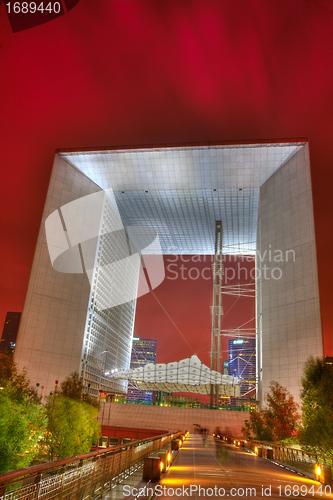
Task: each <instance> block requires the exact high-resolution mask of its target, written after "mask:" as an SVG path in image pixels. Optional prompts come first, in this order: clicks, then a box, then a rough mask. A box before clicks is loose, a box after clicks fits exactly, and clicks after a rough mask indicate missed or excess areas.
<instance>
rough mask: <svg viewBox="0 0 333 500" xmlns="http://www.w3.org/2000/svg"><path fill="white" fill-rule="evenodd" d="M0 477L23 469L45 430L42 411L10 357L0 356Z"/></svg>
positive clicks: (34, 392)
mask: <svg viewBox="0 0 333 500" xmlns="http://www.w3.org/2000/svg"><path fill="white" fill-rule="evenodd" d="M0 387H1V389H0V449H1V454H0V473H4V472H9V471H12V470H16V469H20V468H22V467H26V466H28V465H29V464H30V462H31V460H32V459H33V457H34V456H35V455H36V454H37V452H38V446H37V444H38V441H39V440H40V436H42V435H43V434H44V431H45V428H46V416H45V409H44V408H43V406H42V405H41V403H40V400H39V398H38V395H37V393H36V391H35V390H34V389H32V388H31V387H30V386H29V380H28V379H27V378H26V374H25V372H22V373H18V371H17V369H16V365H15V363H14V360H13V356H12V355H11V354H10V355H7V354H3V353H1V354H0Z"/></svg>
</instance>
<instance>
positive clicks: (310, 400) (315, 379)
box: [300, 357, 333, 456]
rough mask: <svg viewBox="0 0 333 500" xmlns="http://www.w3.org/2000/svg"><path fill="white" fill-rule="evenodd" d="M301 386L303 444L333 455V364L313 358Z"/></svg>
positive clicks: (306, 367)
mask: <svg viewBox="0 0 333 500" xmlns="http://www.w3.org/2000/svg"><path fill="white" fill-rule="evenodd" d="M302 387H303V390H302V393H301V398H302V427H301V430H300V443H301V444H303V445H305V446H306V447H307V448H308V449H309V450H310V451H313V452H317V453H322V454H324V455H330V456H333V365H331V364H328V363H325V360H324V359H320V358H317V359H314V358H313V357H311V358H310V359H309V360H308V362H307V363H306V365H305V367H304V377H303V379H302Z"/></svg>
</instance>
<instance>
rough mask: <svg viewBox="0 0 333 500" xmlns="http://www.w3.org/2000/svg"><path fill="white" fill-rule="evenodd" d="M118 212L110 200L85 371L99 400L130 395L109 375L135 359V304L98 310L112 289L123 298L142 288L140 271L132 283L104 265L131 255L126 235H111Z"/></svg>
mask: <svg viewBox="0 0 333 500" xmlns="http://www.w3.org/2000/svg"><path fill="white" fill-rule="evenodd" d="M116 212H117V210H116V208H115V207H114V205H113V204H112V203H110V200H109V199H108V198H107V197H106V198H105V206H104V213H103V220H102V227H101V236H100V237H99V241H98V245H97V252H96V262H95V267H94V274H93V278H92V288H91V294H90V302H89V311H88V320H87V324H86V331H85V338H84V352H83V360H84V362H83V363H82V371H81V373H82V375H83V377H84V381H85V386H86V387H87V390H88V392H89V393H90V394H92V395H95V396H96V395H98V392H99V391H100V390H101V391H103V392H112V393H125V392H126V389H127V383H126V382H124V381H115V380H112V379H109V378H108V377H107V375H106V373H108V372H111V371H112V370H115V369H124V368H128V366H129V364H130V357H131V344H132V333H133V326H134V314H135V300H132V301H130V302H125V303H124V304H121V305H118V306H114V307H110V308H107V309H103V310H101V309H100V308H99V307H98V305H99V304H101V303H107V300H108V297H109V293H110V288H111V287H115V288H117V291H118V292H119V293H120V294H121V293H126V287H131V286H132V287H134V290H135V291H136V289H137V284H138V277H139V267H138V269H136V270H134V271H136V276H134V278H133V280H132V281H131V282H130V283H128V282H127V281H126V280H124V279H123V276H121V275H120V273H117V272H115V269H114V268H113V271H112V272H111V271H110V269H109V268H108V266H105V265H103V264H104V263H106V262H112V261H115V260H121V259H123V258H125V257H127V256H128V255H130V253H131V249H130V246H129V242H128V238H127V234H126V232H125V231H123V232H122V233H120V234H119V232H118V235H117V238H110V237H109V231H111V228H112V227H114V225H113V220H114V217H117V215H118V214H117V213H116ZM134 290H133V292H134ZM132 296H135V294H134V293H133V295H132Z"/></svg>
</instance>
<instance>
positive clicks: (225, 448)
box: [156, 434, 333, 500]
mask: <svg viewBox="0 0 333 500" xmlns="http://www.w3.org/2000/svg"><path fill="white" fill-rule="evenodd" d="M159 488H160V489H161V493H162V494H159V492H158V490H156V498H160V499H166V498H173V497H178V498H192V499H194V498H201V499H207V498H221V497H223V498H228V497H229V499H230V500H231V499H232V498H242V499H248V498H253V499H256V498H260V499H262V498H265V497H269V498H273V499H279V498H288V497H289V498H291V499H295V498H321V499H325V498H332V497H333V495H330V494H329V493H330V488H329V487H327V488H326V493H327V494H326V495H325V486H323V485H322V495H320V483H318V482H316V481H313V480H311V479H308V478H306V477H304V476H301V475H298V474H296V473H293V472H291V471H288V470H286V469H284V468H282V467H280V466H278V465H275V464H273V463H271V462H269V461H268V460H266V459H263V458H260V457H257V456H256V455H254V454H252V453H249V452H246V451H245V450H244V449H242V448H235V447H234V446H232V445H227V444H222V443H221V442H219V441H216V442H215V441H214V439H213V438H211V437H209V438H208V439H207V441H206V443H205V444H203V441H202V437H201V436H200V435H196V434H191V435H189V437H188V439H187V440H186V441H185V443H184V445H183V447H182V448H181V450H180V452H179V454H178V457H177V458H176V460H175V461H174V463H173V464H172V466H171V467H170V468H169V470H168V471H167V473H166V474H165V475H164V476H163V479H162V480H161V482H160V485H159ZM199 488H201V490H200V489H199ZM318 489H319V490H318ZM332 490H333V487H332Z"/></svg>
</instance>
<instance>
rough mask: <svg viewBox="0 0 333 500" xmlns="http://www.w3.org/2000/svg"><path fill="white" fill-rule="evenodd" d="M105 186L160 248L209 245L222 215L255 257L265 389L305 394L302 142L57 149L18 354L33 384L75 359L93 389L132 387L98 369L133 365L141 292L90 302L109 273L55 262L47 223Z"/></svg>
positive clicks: (309, 247)
mask: <svg viewBox="0 0 333 500" xmlns="http://www.w3.org/2000/svg"><path fill="white" fill-rule="evenodd" d="M108 189H112V190H113V193H114V196H115V200H116V203H117V207H118V210H119V213H120V216H121V220H122V223H123V225H124V226H125V227H128V226H131V227H134V226H148V227H150V228H154V229H155V230H156V231H157V232H158V235H159V241H160V244H161V248H162V252H163V253H184V254H213V252H214V234H215V221H216V220H221V221H222V226H223V253H225V254H253V255H255V254H256V255H257V273H258V276H259V275H260V277H259V279H258V280H257V293H256V296H257V365H258V366H257V375H258V394H259V398H260V399H261V400H262V399H263V396H264V394H265V393H266V392H267V390H268V386H269V383H270V381H271V380H276V381H278V382H279V383H281V384H282V385H283V386H286V387H287V388H288V389H289V390H290V391H291V393H292V394H293V395H294V396H295V397H296V399H298V397H299V392H300V378H301V373H302V370H303V365H304V362H305V361H306V359H307V358H308V356H309V355H310V354H311V355H314V356H320V355H322V352H323V349H322V335H321V321H320V308H319V297H318V279H317V262H316V247H315V233H314V221H313V207H312V190H311V178H310V165H309V151H308V143H307V141H306V140H290V141H276V142H273V141H272V142H267V143H262V142H261V143H256V142H247V143H243V144H236V143H235V144H234V143H233V144H230V143H229V144H215V143H214V144H213V143H209V144H204V145H185V146H165V147H155V146H152V147H135V148H109V149H107V148H105V149H100V150H81V151H77V150H76V151H74V150H68V151H58V152H57V154H56V156H55V161H54V166H53V171H52V176H51V181H50V185H49V190H48V195H47V199H46V203H45V209H44V214H43V220H42V224H41V229H40V233H39V237H38V243H37V248H36V253H35V258H34V263H33V268H32V272H31V277H30V282H29V287H28V292H27V297H26V302H25V307H24V311H23V315H22V319H21V325H20V331H19V335H18V342H17V347H16V354H15V356H16V360H17V362H18V365H19V366H20V367H23V366H26V367H27V369H28V374H29V377H30V379H31V381H32V383H40V384H41V385H44V386H45V390H52V389H53V388H54V387H53V385H54V380H57V379H60V380H61V379H63V378H64V377H65V376H67V375H68V374H69V373H70V372H72V371H74V370H78V369H79V370H80V373H81V374H82V375H83V376H84V378H85V384H86V385H89V384H90V387H89V391H90V392H91V393H92V394H97V391H98V390H99V389H105V390H107V391H113V392H124V391H125V390H126V383H124V382H121V381H118V382H117V381H109V380H107V378H104V377H103V376H102V375H103V372H104V370H107V371H111V370H112V369H113V368H117V369H127V368H128V367H129V362H130V353H131V339H132V333H133V324H134V316H135V300H132V301H130V302H127V303H125V304H122V305H118V306H116V307H113V308H111V309H108V310H106V311H103V312H102V313H101V312H100V311H96V310H94V307H93V302H92V301H93V298H94V296H95V295H96V293H97V294H98V293H101V290H102V286H105V283H104V284H103V280H104V281H105V276H104V277H103V275H102V273H101V275H100V276H97V274H98V273H96V280H95V282H94V283H92V287H91V288H90V286H89V282H88V280H87V277H86V276H85V275H82V274H62V273H58V272H56V271H55V270H54V269H53V268H52V266H51V262H50V257H49V255H48V250H47V246H46V240H45V229H44V222H45V220H46V218H47V217H48V216H49V215H50V214H51V213H52V212H54V211H55V210H58V209H59V208H60V207H61V206H63V205H65V204H68V203H70V202H72V201H74V200H76V199H78V198H80V197H83V196H87V195H89V194H92V193H97V192H99V191H101V190H108ZM99 249H100V250H101V251H104V252H106V253H109V254H111V253H112V249H110V248H106V247H104V248H99ZM288 251H290V252H289V253H286V252H288ZM98 258H99V257H98V255H97V254H96V259H98ZM267 268H269V271H267ZM272 273H273V274H272ZM265 274H266V276H265ZM280 274H281V276H280Z"/></svg>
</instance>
